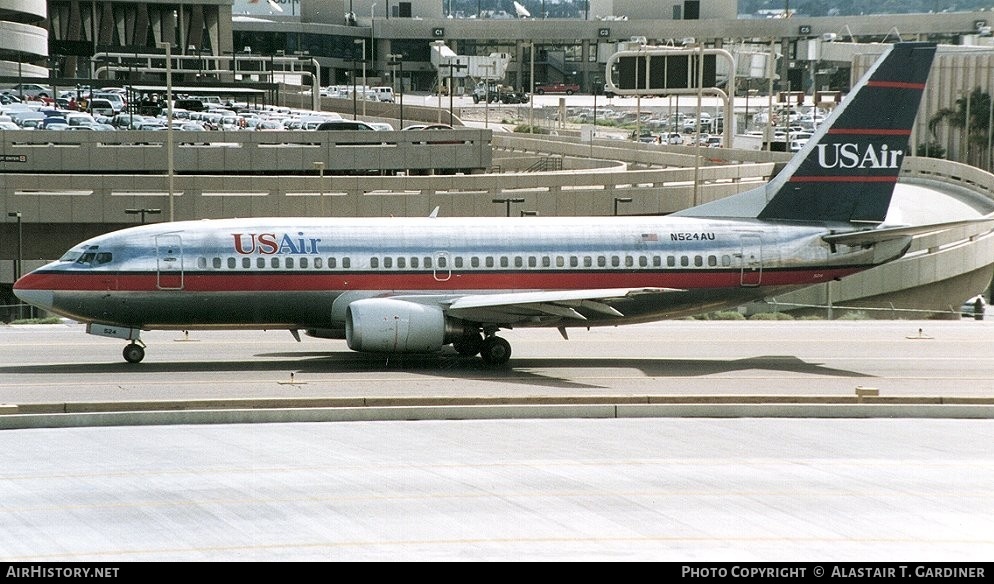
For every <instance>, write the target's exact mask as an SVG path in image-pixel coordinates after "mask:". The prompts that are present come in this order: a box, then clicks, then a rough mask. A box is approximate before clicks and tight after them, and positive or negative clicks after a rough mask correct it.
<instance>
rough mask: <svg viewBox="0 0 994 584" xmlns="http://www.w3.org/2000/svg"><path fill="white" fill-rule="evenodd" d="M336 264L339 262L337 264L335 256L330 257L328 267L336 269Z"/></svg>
mask: <svg viewBox="0 0 994 584" xmlns="http://www.w3.org/2000/svg"><path fill="white" fill-rule="evenodd" d="M336 265H337V264H336V262H335V258H328V269H329V270H334V269H335V266H336ZM342 265H343V266H344V265H345V263H344V262H342Z"/></svg>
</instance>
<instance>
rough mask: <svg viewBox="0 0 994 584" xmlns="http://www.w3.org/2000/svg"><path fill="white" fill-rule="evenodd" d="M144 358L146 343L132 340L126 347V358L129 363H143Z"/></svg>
mask: <svg viewBox="0 0 994 584" xmlns="http://www.w3.org/2000/svg"><path fill="white" fill-rule="evenodd" d="M144 358H145V343H142V342H141V341H138V340H135V341H131V344H130V345H128V346H127V347H124V360H125V361H127V362H128V363H141V361H142V359H144Z"/></svg>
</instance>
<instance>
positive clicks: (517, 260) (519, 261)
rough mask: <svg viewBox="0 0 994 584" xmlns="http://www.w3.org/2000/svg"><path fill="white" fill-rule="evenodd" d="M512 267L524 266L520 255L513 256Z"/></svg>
mask: <svg viewBox="0 0 994 584" xmlns="http://www.w3.org/2000/svg"><path fill="white" fill-rule="evenodd" d="M514 267H515V268H523V267H525V258H523V257H521V256H514Z"/></svg>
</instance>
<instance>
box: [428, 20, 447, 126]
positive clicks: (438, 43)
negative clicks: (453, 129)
mask: <svg viewBox="0 0 994 584" xmlns="http://www.w3.org/2000/svg"><path fill="white" fill-rule="evenodd" d="M431 44H432V45H433V46H434V47H435V50H436V51H438V60H439V63H438V67H439V73H438V123H439V124H441V123H442V73H441V68H442V67H444V66H445V65H444V64H443V63H442V47H444V46H445V41H443V40H441V39H439V40H437V41H432V43H431Z"/></svg>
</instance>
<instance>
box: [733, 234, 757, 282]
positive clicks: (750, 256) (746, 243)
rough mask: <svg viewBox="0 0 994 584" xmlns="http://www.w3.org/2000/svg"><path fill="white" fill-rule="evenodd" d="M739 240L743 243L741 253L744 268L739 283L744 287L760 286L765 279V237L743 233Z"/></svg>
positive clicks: (740, 259)
mask: <svg viewBox="0 0 994 584" xmlns="http://www.w3.org/2000/svg"><path fill="white" fill-rule="evenodd" d="M739 241H740V243H741V244H742V250H741V253H739V261H740V262H741V269H742V272H741V275H740V279H739V283H740V285H741V286H744V287H755V286H759V285H760V283H762V281H763V238H762V237H760V236H759V235H743V236H742V237H741V238H740V240H739Z"/></svg>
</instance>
